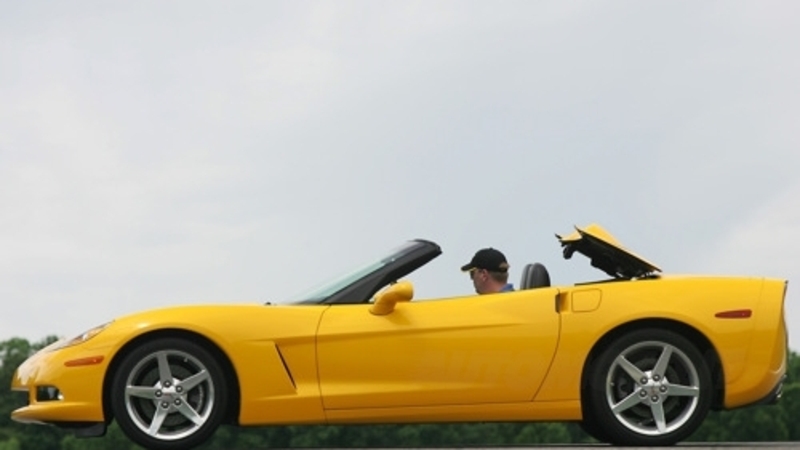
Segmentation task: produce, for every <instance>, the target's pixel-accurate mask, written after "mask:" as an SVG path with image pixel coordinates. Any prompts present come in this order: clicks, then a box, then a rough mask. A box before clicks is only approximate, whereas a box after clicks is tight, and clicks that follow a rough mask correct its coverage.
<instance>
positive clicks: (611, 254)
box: [556, 224, 661, 279]
mask: <svg viewBox="0 0 800 450" xmlns="http://www.w3.org/2000/svg"><path fill="white" fill-rule="evenodd" d="M556 237H557V238H558V240H559V242H561V245H562V247H563V253H564V258H565V259H570V258H572V255H573V254H574V253H575V252H578V253H580V254H582V255H584V256H586V257H587V258H589V260H590V261H591V265H592V267H596V268H598V269H600V270H602V271H603V272H605V273H607V274H608V275H610V276H612V277H614V278H617V279H632V278H645V277H652V276H655V274H656V272H661V269H660V268H659V267H658V266H656V265H655V264H653V263H651V262H649V261H647V260H646V259H644V258H642V257H641V256H639V255H637V254H635V253H633V252H632V251H630V250H628V249H626V248H625V247H623V246H622V244H620V242H619V241H618V240H617V239H616V238H614V236H612V235H611V233H609V232H608V231H606V230H605V229H604V228H603V227H601V226H600V225H598V224H591V225H589V226H587V227H584V228H580V227H575V231H573V232H572V233H570V234H568V235H566V236H560V235H558V234H556Z"/></svg>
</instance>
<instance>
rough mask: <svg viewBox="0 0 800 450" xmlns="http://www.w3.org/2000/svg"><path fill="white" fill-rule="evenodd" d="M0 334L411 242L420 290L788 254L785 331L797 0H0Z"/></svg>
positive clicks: (259, 289) (107, 315)
mask: <svg viewBox="0 0 800 450" xmlns="http://www.w3.org/2000/svg"><path fill="white" fill-rule="evenodd" d="M0 8H1V10H2V14H0V301H1V302H2V310H1V312H0V340H2V339H7V338H10V337H13V336H20V337H25V338H28V339H31V340H39V339H41V338H43V337H45V336H47V335H49V334H57V335H60V336H65V335H72V334H76V333H78V332H81V331H83V330H84V329H86V328H88V327H91V326H93V325H96V324H99V323H102V322H105V321H107V320H109V319H111V318H113V317H116V316H119V315H121V314H126V313H129V312H133V311H137V310H141V309H146V308H151V307H160V306H166V305H174V304H187V303H208V302H242V301H259V302H263V301H267V300H271V301H280V300H281V299H282V298H286V297H288V296H290V295H291V294H293V293H296V292H298V291H303V290H305V289H306V288H307V287H309V286H310V285H313V284H316V283H317V282H319V281H322V280H324V279H327V278H330V277H331V276H334V275H336V274H338V273H339V272H342V271H344V270H346V269H348V268H350V267H352V266H354V265H358V264H360V263H362V262H364V261H365V260H367V259H370V258H372V257H374V256H376V255H379V254H381V253H383V252H384V251H385V250H388V249H390V248H392V247H394V246H396V245H398V244H400V243H401V242H403V241H405V240H407V239H412V238H418V237H419V238H426V239H431V240H433V241H436V242H437V243H439V244H440V245H441V246H442V248H443V251H444V253H443V254H442V255H441V256H440V257H439V258H437V259H436V260H434V261H432V262H431V263H430V264H429V265H428V266H426V267H424V268H423V269H421V271H420V272H419V273H418V274H417V275H415V276H414V277H412V278H411V279H412V281H414V282H415V286H416V296H417V298H420V299H422V298H431V297H437V296H455V295H468V294H471V293H472V286H471V283H470V281H469V279H468V278H467V277H466V276H465V275H464V274H462V273H461V272H459V270H458V269H459V266H461V265H462V264H464V263H466V262H467V261H468V260H469V258H470V257H471V256H472V254H473V253H474V251H475V250H477V249H478V248H481V247H486V246H494V247H496V248H499V249H501V250H503V251H504V252H505V253H506V254H507V256H508V257H509V259H510V262H511V266H512V278H513V279H514V281H515V282H517V281H518V279H519V276H520V269H521V268H522V266H523V265H524V264H525V263H528V262H533V261H539V262H542V263H544V264H545V265H546V266H547V267H548V268H549V270H550V274H551V277H552V279H553V282H554V283H555V284H572V283H574V282H579V281H586V280H589V279H597V278H602V277H603V276H604V274H602V273H600V272H598V271H596V270H594V269H592V268H590V267H589V265H588V263H587V260H586V259H585V258H582V257H580V256H576V257H574V258H573V259H572V260H569V261H565V260H563V259H562V257H561V252H560V247H559V245H558V242H557V240H556V238H555V236H554V233H568V232H570V231H571V230H572V227H573V226H574V225H587V224H589V223H592V222H597V223H600V224H602V225H603V226H605V227H606V228H607V229H609V230H610V231H611V232H612V233H613V234H614V235H615V236H616V237H617V238H618V239H619V240H620V241H622V243H623V244H624V245H626V246H627V247H629V248H631V249H633V250H634V251H636V252H637V253H639V254H641V255H642V256H644V257H645V258H647V259H649V260H651V261H653V262H655V263H656V264H658V265H660V266H661V268H662V269H664V271H665V272H667V273H678V274H680V273H707V274H714V275H717V274H730V275H759V276H762V275H763V276H769V277H781V278H788V279H789V280H790V285H789V293H788V297H787V307H786V311H787V316H788V322H789V326H790V333H791V334H790V340H791V344H792V348H793V349H795V350H800V256H798V255H800V233H799V232H798V231H800V174H799V173H798V170H799V169H800V128H798V124H800V82H798V80H800V3H798V2H795V1H784V2H778V1H761V0H760V1H750V2H742V1H697V0H691V1H674V0H671V1H648V2H641V1H570V2H563V1H549V2H548V1H535V2H534V1H495V0H493V1H484V2H474V1H431V0H425V1H395V2H374V1H360V2H346V1H337V2H310V1H285V2H277V1H276V2H263V1H252V2H244V1H238V2H236V1H231V2H200V1H194V0H193V1H172V2H163V1H149V2H148V1H137V2H105V1H93V2H87V1H84V2H81V1H72V2H41V1H24V2H22V1H16V0H0Z"/></svg>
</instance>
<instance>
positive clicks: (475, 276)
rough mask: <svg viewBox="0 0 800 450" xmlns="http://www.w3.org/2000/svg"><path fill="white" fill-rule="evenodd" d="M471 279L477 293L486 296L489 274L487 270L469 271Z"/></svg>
mask: <svg viewBox="0 0 800 450" xmlns="http://www.w3.org/2000/svg"><path fill="white" fill-rule="evenodd" d="M469 277H470V278H471V279H472V285H473V286H475V292H477V293H478V294H485V293H486V288H487V284H488V281H489V272H488V271H487V270H486V269H472V270H470V271H469Z"/></svg>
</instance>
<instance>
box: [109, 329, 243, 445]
mask: <svg viewBox="0 0 800 450" xmlns="http://www.w3.org/2000/svg"><path fill="white" fill-rule="evenodd" d="M224 376H225V375H224V372H223V371H222V369H221V368H220V365H219V363H218V362H217V360H216V359H215V358H214V356H213V355H211V354H210V353H209V352H208V351H207V350H206V349H205V348H203V347H202V346H200V345H198V344H196V343H194V342H190V341H188V340H185V339H177V338H163V339H157V340H153V341H150V342H147V343H144V344H143V345H140V346H139V347H137V348H135V349H134V350H133V351H132V352H130V353H129V354H127V355H126V356H125V357H124V359H123V360H122V362H121V364H120V365H119V367H118V369H117V370H116V373H115V375H114V378H113V381H112V384H111V392H110V400H111V407H112V410H113V412H114V417H115V418H116V420H117V422H118V423H119V426H120V428H122V430H123V431H124V432H125V434H126V435H127V436H128V437H129V438H130V439H131V440H133V441H134V442H136V443H137V444H139V445H141V446H143V447H145V448H149V449H162V450H172V449H186V448H192V447H195V446H197V445H200V444H202V443H203V442H205V441H206V440H207V439H208V438H209V437H211V435H212V434H213V433H214V431H215V430H216V429H217V427H218V426H219V424H220V423H221V422H222V419H223V416H224V414H225V409H226V407H227V399H228V395H227V392H226V384H225V379H224Z"/></svg>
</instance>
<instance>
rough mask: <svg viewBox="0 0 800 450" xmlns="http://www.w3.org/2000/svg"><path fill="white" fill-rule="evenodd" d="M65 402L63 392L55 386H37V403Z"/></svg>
mask: <svg viewBox="0 0 800 450" xmlns="http://www.w3.org/2000/svg"><path fill="white" fill-rule="evenodd" d="M59 400H64V396H63V395H61V391H59V390H58V388H57V387H55V386H36V401H37V402H53V401H59Z"/></svg>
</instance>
